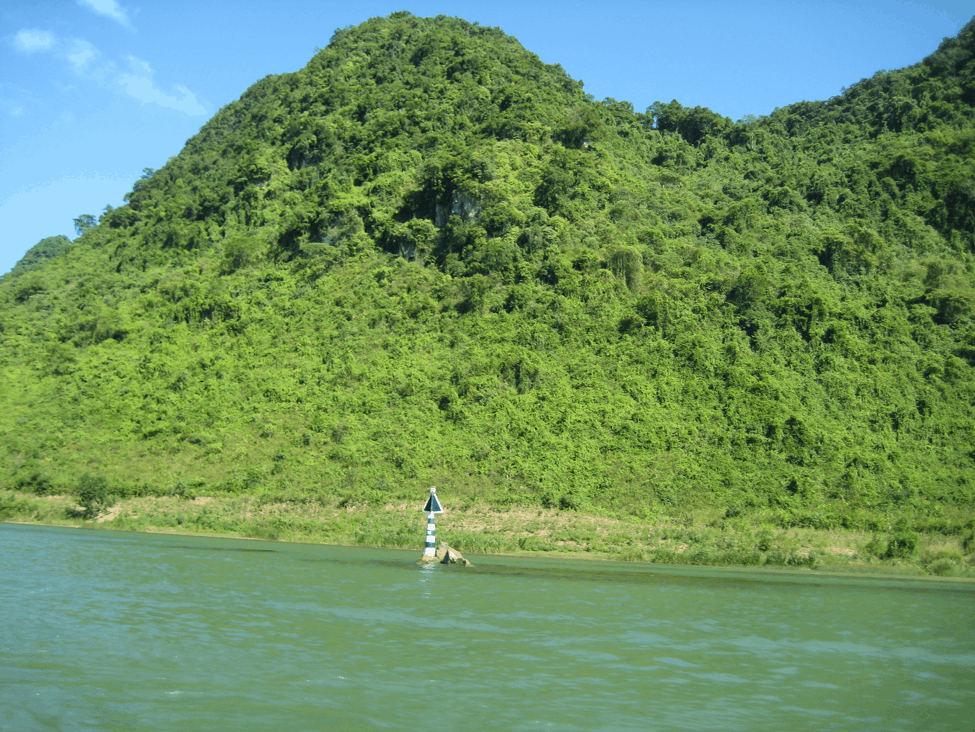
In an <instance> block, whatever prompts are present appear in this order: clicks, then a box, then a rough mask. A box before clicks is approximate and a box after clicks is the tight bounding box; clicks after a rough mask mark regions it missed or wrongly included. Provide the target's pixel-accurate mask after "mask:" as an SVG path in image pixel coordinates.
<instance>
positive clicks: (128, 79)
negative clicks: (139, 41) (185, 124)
mask: <svg viewBox="0 0 975 732" xmlns="http://www.w3.org/2000/svg"><path fill="white" fill-rule="evenodd" d="M128 61H129V66H130V68H131V69H132V73H128V74H122V76H121V77H119V80H118V83H119V84H122V85H123V86H124V87H125V93H126V94H128V95H130V96H133V97H135V98H136V99H138V100H140V101H141V102H142V103H143V104H145V103H146V102H154V103H155V104H158V105H159V106H160V107H169V108H170V109H175V110H177V111H179V112H183V113H184V114H188V115H189V116H191V117H194V116H197V115H203V114H206V109H204V108H203V105H202V104H200V103H199V102H198V101H197V99H196V95H195V94H193V92H191V91H190V90H189V89H187V88H186V87H185V86H181V85H179V84H177V85H176V91H178V92H179V93H180V94H182V95H183V98H182V99H180V98H178V97H175V96H171V95H169V94H166V93H165V92H163V91H161V90H159V89H157V88H156V87H155V85H154V84H153V83H152V79H151V78H149V76H146V75H145V74H149V75H152V74H153V70H152V67H151V66H149V64H148V63H147V62H145V61H142V60H141V59H137V58H136V57H135V56H129V57H128Z"/></svg>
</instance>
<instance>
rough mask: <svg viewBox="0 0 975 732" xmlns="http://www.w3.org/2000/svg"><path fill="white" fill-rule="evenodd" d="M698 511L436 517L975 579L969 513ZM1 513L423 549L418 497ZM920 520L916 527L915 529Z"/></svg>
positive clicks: (131, 527) (698, 552)
mask: <svg viewBox="0 0 975 732" xmlns="http://www.w3.org/2000/svg"><path fill="white" fill-rule="evenodd" d="M729 513H731V514H734V512H728V511H725V512H719V511H715V510H701V511H695V512H688V513H684V514H680V515H672V516H655V517H650V518H644V519H638V518H635V517H632V516H626V517H613V516H601V515H587V514H583V513H577V512H574V511H560V510H558V509H549V508H515V509H498V508H495V507H490V506H487V505H476V504H471V505H466V506H462V507H459V508H457V509H454V510H451V511H449V512H448V514H446V515H445V516H444V517H443V518H441V520H440V522H439V523H438V532H437V536H438V539H440V540H442V541H446V542H448V543H450V545H451V546H455V547H457V548H458V549H460V550H461V551H463V552H469V553H482V554H534V555H561V556H590V557H594V558H600V559H609V560H616V561H628V562H648V563H664V564H688V565H710V566H755V567H757V566H766V567H791V568H808V569H829V570H839V571H842V570H855V571H883V572H892V573H904V574H928V575H937V576H943V577H967V578H975V533H973V526H972V521H971V519H970V517H968V518H966V516H963V515H959V516H958V517H957V518H956V519H948V520H944V521H942V522H941V523H940V524H939V525H937V526H932V525H930V524H928V525H922V526H918V525H912V524H911V523H910V522H908V521H907V520H906V519H903V518H901V519H895V520H892V521H891V522H890V523H889V525H888V526H887V527H886V530H883V531H880V530H873V531H865V530H850V529H843V528H830V529H824V528H815V527H808V526H791V527H783V526H781V525H780V524H781V523H782V521H781V519H780V517H776V516H774V515H771V514H764V515H763V514H761V513H757V514H754V515H748V516H744V515H740V514H738V515H730V516H729V515H728V514H729ZM0 521H19V522H25V523H37V524H49V525H62V526H64V525H68V526H91V527H97V528H105V529H115V530H128V531H146V532H168V533H191V534H208V535H214V536H229V537H244V538H253V539H263V540H271V541H294V542H305V543H331V544H345V545H358V546H376V547H389V548H411V547H416V548H419V547H421V546H422V542H423V535H424V531H425V527H426V521H425V518H424V516H423V514H422V513H421V512H420V511H419V510H418V507H417V506H414V505H409V504H385V505H378V504H372V503H369V502H365V503H356V502H350V501H343V500H336V501H334V502H324V501H314V500H304V501H300V500H293V501H281V500H279V499H273V498H271V497H267V496H266V497H260V496H257V497H255V496H196V497H188V496H180V495H170V496H139V497H128V498H124V499H120V500H116V499H114V498H113V497H111V496H107V495H104V494H102V493H99V486H97V485H95V486H87V487H86V491H82V492H81V495H80V496H66V495H45V496H37V495H31V494H28V493H22V492H17V491H2V492H0ZM919 529H920V530H919Z"/></svg>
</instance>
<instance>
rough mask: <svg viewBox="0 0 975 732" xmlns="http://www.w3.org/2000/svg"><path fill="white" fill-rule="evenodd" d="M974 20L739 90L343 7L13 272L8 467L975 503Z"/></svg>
mask: <svg viewBox="0 0 975 732" xmlns="http://www.w3.org/2000/svg"><path fill="white" fill-rule="evenodd" d="M973 46H975V24H973V23H969V24H968V25H967V26H966V27H965V28H964V29H963V31H962V32H961V33H960V34H959V36H958V37H957V38H953V39H946V40H945V41H944V42H943V43H942V45H941V46H940V48H939V49H938V50H937V51H936V52H935V53H933V54H932V55H931V56H929V57H928V58H926V59H924V61H922V62H921V63H919V64H917V65H915V66H912V67H910V68H907V69H902V70H898V71H889V72H888V71H882V72H878V73H877V74H876V75H875V76H874V77H872V78H870V79H864V80H862V81H860V82H858V83H856V84H854V85H853V86H851V87H850V88H848V89H845V90H844V91H843V93H842V94H841V95H839V96H837V97H835V98H833V99H830V100H828V101H825V102H801V103H799V104H795V105H792V106H790V107H786V108H783V109H779V110H776V111H775V112H774V113H773V114H771V115H770V116H768V117H763V118H759V119H747V120H744V121H741V122H738V123H733V122H732V121H731V120H729V119H726V118H722V117H720V116H718V115H716V114H714V113H712V112H710V111H709V110H707V109H703V108H693V109H691V108H685V107H682V106H681V105H680V104H679V103H677V102H671V103H669V104H664V103H655V104H654V105H652V106H651V107H650V108H649V109H648V110H647V111H646V112H645V113H639V112H635V111H634V110H633V108H632V106H631V105H630V104H628V103H627V102H620V101H616V100H613V99H606V100H603V101H597V100H595V99H593V98H592V97H590V96H588V95H587V94H586V93H585V92H584V91H583V88H582V85H581V83H579V82H576V81H574V80H572V79H571V78H569V77H568V76H567V75H566V74H565V72H564V71H563V70H562V69H561V67H559V66H547V65H545V64H543V63H541V62H540V61H539V59H538V58H537V57H536V56H534V55H533V54H531V53H529V52H527V51H525V50H524V49H523V48H522V47H521V46H520V45H519V44H518V42H517V41H516V40H515V39H514V38H512V37H510V36H506V35H504V34H503V33H502V32H501V31H500V30H498V29H494V28H482V27H479V26H477V25H471V24H469V23H466V22H464V21H462V20H458V19H452V18H444V17H438V18H435V19H421V18H416V17H413V16H411V15H409V14H408V13H396V14H393V15H391V16H389V17H387V18H376V19H373V20H370V21H368V22H366V23H364V24H362V25H360V26H358V27H355V28H349V29H343V30H340V31H337V32H336V33H335V35H334V36H333V38H332V40H331V42H330V43H329V45H328V47H327V48H325V49H323V50H321V51H319V52H318V53H317V54H316V55H315V56H314V58H312V60H311V61H310V63H309V64H308V65H307V66H306V67H305V68H304V69H302V70H301V71H299V72H296V73H293V74H284V75H281V76H269V77H267V78H265V79H263V80H261V81H259V82H258V83H256V84H255V85H254V86H252V87H251V88H250V89H249V90H248V91H247V92H246V93H245V94H244V95H243V96H242V97H241V98H240V100H239V101H237V102H234V103H233V104H230V105H228V106H227V107H226V108H224V109H222V110H221V111H220V112H219V113H218V114H217V115H216V116H215V117H214V118H213V119H212V120H211V121H210V122H208V123H207V124H206V125H205V126H204V127H203V129H202V130H201V131H200V132H199V134H197V135H196V136H195V137H193V138H192V139H190V140H189V141H188V142H187V144H186V146H185V147H184V149H183V150H182V151H181V152H180V153H179V154H178V155H176V156H175V157H173V158H171V159H170V160H169V162H168V163H167V164H166V165H165V166H164V167H163V168H162V169H160V170H157V171H152V170H149V169H147V170H146V172H145V176H144V177H143V178H142V179H141V180H139V181H138V182H137V183H136V184H135V186H134V187H133V190H132V192H131V193H130V194H129V195H128V197H127V205H125V206H122V207H120V208H117V209H114V210H113V209H110V208H106V210H105V212H104V213H103V214H102V215H101V216H100V217H98V218H97V221H96V219H95V218H94V217H84V216H83V217H81V218H79V231H81V232H83V233H81V235H80V236H79V237H78V238H77V239H76V240H75V241H74V242H68V241H67V240H63V241H62V240H58V241H53V240H50V239H48V240H45V241H44V242H41V244H39V245H38V246H37V247H35V248H34V249H32V250H31V252H30V253H29V254H28V256H27V257H25V259H24V261H23V262H22V263H21V264H20V265H18V267H17V268H15V270H14V271H13V272H11V273H10V274H8V275H7V276H5V277H4V278H3V280H2V282H0V338H2V349H0V368H2V373H3V389H2V392H0V450H2V451H3V455H4V460H3V462H2V464H0V484H2V485H3V486H5V487H7V488H20V489H21V490H28V491H33V492H35V493H54V492H63V491H67V492H72V493H75V494H78V492H79V491H80V490H81V489H82V488H84V489H85V490H87V491H88V492H91V491H92V490H94V488H93V487H92V486H96V487H98V488H99V490H100V491H101V493H99V496H101V494H105V493H106V492H111V491H114V493H115V494H117V495H140V494H173V493H175V494H184V495H191V494H204V493H211V494H217V493H246V494H251V495H256V494H263V495H268V496H277V497H288V498H290V499H299V500H309V501H318V502H322V503H326V504H328V503H331V504H332V505H334V504H335V503H337V502H342V503H343V504H368V503H373V504H377V505H382V504H384V503H386V502H388V501H401V500H403V499H407V500H416V501H421V500H422V499H423V495H424V491H425V489H426V487H427V486H428V485H438V486H443V488H442V489H441V495H442V496H444V497H445V499H446V500H450V497H451V496H453V497H455V498H454V500H458V498H457V497H461V496H462V497H465V499H467V500H477V501H483V502H487V503H490V504H493V505H495V506H499V507H504V506H512V505H525V506H531V505H538V506H544V507H547V508H559V509H564V510H575V511H589V512H615V513H622V514H630V515H632V516H636V517H650V516H653V515H659V514H661V513H663V514H670V515H674V514H677V513H679V512H681V511H684V510H689V509H693V508H700V507H705V506H710V507H715V506H717V507H720V508H722V510H726V511H727V515H728V516H729V517H734V516H747V515H748V514H750V513H754V512H766V513H768V512H769V511H773V512H775V515H776V516H778V517H779V519H780V520H781V521H782V522H784V524H785V525H789V524H791V525H800V526H815V527H830V526H838V525H844V526H849V527H861V528H867V529H880V528H889V526H890V525H891V523H892V519H891V517H892V516H894V517H897V516H899V517H902V518H904V519H905V520H907V521H908V522H909V523H910V522H913V523H914V525H915V526H920V525H922V524H925V522H928V523H929V524H930V523H931V522H934V523H935V524H937V522H939V521H941V522H942V524H944V523H945V518H944V517H946V516H952V517H957V516H962V517H964V516H969V517H970V516H971V510H972V506H973V498H975V472H973V467H975V450H973V445H975V369H973V366H975V320H973V318H975V288H973V284H972V283H973V264H975V55H973V50H975V48H973ZM93 500H94V499H93ZM417 507H419V505H418V506H417ZM952 521H955V523H954V524H953V526H954V527H955V528H957V529H958V530H959V531H960V530H961V528H962V525H961V523H959V521H961V522H962V523H963V519H958V520H955V519H952ZM948 523H951V522H948ZM902 528H903V525H902ZM949 528H951V527H949ZM885 546H886V545H885Z"/></svg>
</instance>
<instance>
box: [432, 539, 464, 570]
mask: <svg viewBox="0 0 975 732" xmlns="http://www.w3.org/2000/svg"><path fill="white" fill-rule="evenodd" d="M419 564H459V565H461V566H462V567H473V566H474V564H473V563H472V562H471V561H470V560H469V559H467V558H466V557H464V555H463V554H461V553H460V552H459V551H457V550H456V549H451V548H450V546H449V545H448V544H447V542H445V541H442V542H440V546H438V547H437V553H436V554H434V555H433V556H432V557H429V556H427V555H426V554H424V555H423V556H422V557H420V561H419Z"/></svg>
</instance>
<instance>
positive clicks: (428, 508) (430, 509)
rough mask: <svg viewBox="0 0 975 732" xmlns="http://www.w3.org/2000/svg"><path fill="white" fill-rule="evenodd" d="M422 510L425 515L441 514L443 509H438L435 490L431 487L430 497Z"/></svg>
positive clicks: (438, 503)
mask: <svg viewBox="0 0 975 732" xmlns="http://www.w3.org/2000/svg"><path fill="white" fill-rule="evenodd" d="M423 510H424V511H425V512H426V513H443V509H442V508H441V507H440V501H439V500H438V499H437V489H436V488H435V487H433V486H431V487H430V497H429V498H428V499H427V502H426V503H425V504H424V506H423Z"/></svg>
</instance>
